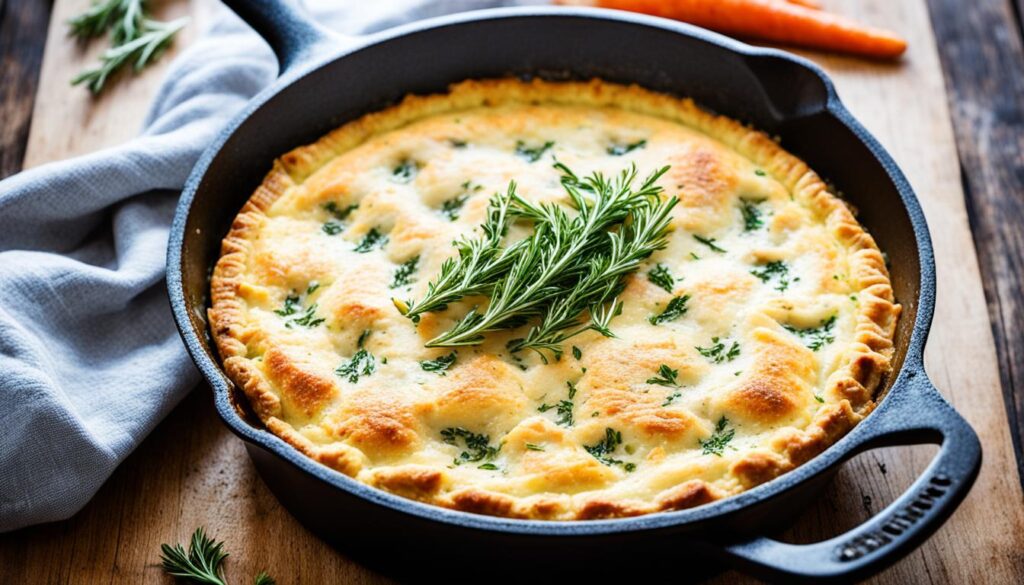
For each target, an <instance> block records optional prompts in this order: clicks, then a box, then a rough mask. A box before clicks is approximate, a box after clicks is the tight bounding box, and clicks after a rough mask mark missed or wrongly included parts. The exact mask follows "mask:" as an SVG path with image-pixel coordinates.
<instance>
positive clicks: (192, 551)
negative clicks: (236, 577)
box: [160, 527, 274, 585]
mask: <svg viewBox="0 0 1024 585" xmlns="http://www.w3.org/2000/svg"><path fill="white" fill-rule="evenodd" d="M160 550H161V551H162V554H161V555H160V560H161V561H162V562H163V568H164V571H165V572H166V573H167V574H168V575H171V576H173V577H178V578H181V579H186V580H188V581H191V582H193V583H204V584H206V585H227V581H225V580H224V571H223V569H222V568H221V565H222V564H223V563H224V559H225V558H227V556H228V553H226V552H224V543H223V542H217V541H215V540H213V539H212V538H210V537H208V536H206V532H205V531H204V530H203V528H202V527H199V528H197V529H196V531H195V532H193V533H192V539H191V540H190V541H189V544H188V552H185V549H184V547H182V546H181V545H180V544H176V545H174V546H170V545H168V544H163V545H160ZM253 585H274V579H273V578H272V577H271V576H270V575H268V574H267V573H266V572H265V571H260V573H259V574H258V575H256V578H255V579H254V580H253Z"/></svg>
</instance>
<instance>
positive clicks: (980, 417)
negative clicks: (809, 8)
mask: <svg viewBox="0 0 1024 585" xmlns="http://www.w3.org/2000/svg"><path fill="white" fill-rule="evenodd" d="M83 3H84V0H57V3H56V5H55V10H54V13H55V16H54V19H55V22H56V21H57V19H58V18H61V19H63V18H66V16H67V15H68V14H70V13H71V12H74V10H77V9H78V8H79V7H80V6H81V5H82V4H83ZM825 4H826V6H827V7H828V8H830V9H833V10H836V11H839V12H843V13H845V14H850V15H853V16H857V17H860V18H862V19H863V20H865V21H868V22H871V23H874V24H882V25H886V26H889V27H890V28H894V29H897V30H899V31H901V32H902V33H903V34H905V35H906V36H907V37H908V39H909V40H910V51H909V53H908V55H907V57H906V59H905V60H904V61H903V62H902V63H901V64H898V65H878V64H870V63H864V62H861V61H857V60H853V59H846V58H840V57H830V56H822V55H820V54H811V53H807V55H808V56H810V57H812V58H813V59H814V60H816V61H817V62H818V63H820V64H822V65H823V66H824V67H825V68H826V69H827V70H828V72H829V73H830V74H831V75H832V76H833V78H834V79H835V80H836V83H837V85H838V87H839V92H840V95H841V96H842V97H843V99H844V101H845V102H846V103H847V104H848V106H849V107H850V109H851V110H852V111H853V112H854V114H855V115H856V116H858V118H859V119H860V120H861V121H863V122H864V123H865V125H866V126H867V127H868V128H869V129H870V130H871V131H872V132H874V133H875V135H876V136H877V137H878V138H879V139H880V140H881V142H882V143H883V144H884V145H885V146H886V147H887V148H889V150H890V151H891V152H892V153H893V155H894V157H895V158H896V160H897V161H898V162H899V163H900V164H901V166H902V168H903V169H904V171H905V172H906V174H907V175H908V177H909V179H910V181H911V183H912V184H913V185H914V187H915V189H916V190H917V192H918V195H919V197H920V198H921V200H922V204H923V206H924V208H925V213H926V215H927V217H928V220H929V222H930V225H931V230H932V233H933V235H934V239H935V248H936V256H937V258H938V277H939V299H938V306H937V308H936V319H935V325H934V327H933V329H932V336H931V341H930V342H929V345H928V349H927V355H926V361H927V364H928V369H929V373H930V374H931V376H932V378H933V380H934V381H935V382H936V384H937V386H939V388H941V389H942V390H943V391H944V393H945V394H946V396H947V397H949V398H950V400H951V401H952V402H953V403H954V405H956V406H957V408H958V409H959V410H960V412H962V413H963V414H964V415H965V416H966V417H967V418H968V420H970V421H971V423H972V424H973V425H974V427H975V428H976V429H977V430H978V433H979V435H980V436H981V439H982V442H983V444H984V448H985V462H984V464H983V467H982V472H981V475H980V477H979V479H978V483H977V484H976V486H975V488H974V490H973V491H972V493H971V494H970V495H969V496H968V498H967V500H965V502H964V504H963V505H962V506H961V508H960V509H959V510H958V511H957V512H956V514H954V516H953V517H952V518H951V519H950V521H949V522H948V523H947V524H946V525H945V526H944V527H943V528H942V529H941V530H940V531H939V532H938V533H937V534H936V535H935V536H934V537H933V538H931V539H930V540H929V541H927V542H926V543H925V544H924V545H922V546H921V547H920V548H919V549H918V550H916V551H914V552H913V553H911V554H910V555H909V556H908V557H907V558H906V559H905V560H903V561H902V562H900V563H898V564H897V565H895V566H894V567H892V568H891V569H889V570H887V571H885V572H884V573H882V574H881V575H879V576H878V577H876V578H875V579H873V582H876V583H959V582H986V583H1021V582H1024V558H1022V554H1024V553H1022V551H1024V506H1022V505H1021V502H1022V501H1024V496H1022V493H1021V488H1020V484H1019V482H1018V481H1017V478H1016V472H1015V465H1016V464H1015V461H1014V455H1013V451H1012V449H1011V441H1010V434H1009V428H1008V426H1007V424H1006V412H1005V408H1004V406H1003V401H1002V396H1001V393H1000V388H999V374H998V371H997V360H996V356H995V352H994V345H993V339H992V331H991V329H990V327H989V323H988V319H987V313H986V310H985V304H984V296H983V289H982V283H981V277H980V273H979V266H978V261H977V258H976V256H975V252H974V245H973V242H972V239H971V234H970V231H969V227H968V214H967V209H966V207H965V204H964V197H963V192H962V190H961V186H960V185H961V183H960V167H959V166H958V164H957V156H956V154H957V153H956V148H955V145H954V142H953V132H952V128H951V127H950V118H949V112H948V110H947V106H946V100H945V93H944V87H943V77H942V72H941V69H940V65H939V62H938V58H937V53H936V48H935V41H934V38H933V36H932V30H931V28H930V26H929V18H928V13H927V10H926V6H925V0H903V1H902V2H892V1H891V0H831V1H829V2H826V3H825ZM165 9H166V10H169V11H179V13H180V12H184V11H194V10H197V8H195V7H190V6H186V5H185V0H177V1H176V2H171V3H169V4H168V5H167V6H166V7H165ZM194 24H195V23H194ZM192 30H193V31H194V30H195V28H193V29H192ZM61 31H62V27H60V26H57V25H54V26H53V27H51V37H50V41H49V43H48V46H47V56H46V64H45V65H44V72H43V79H42V82H41V89H40V94H41V95H43V93H44V89H43V88H44V87H48V88H53V91H54V92H55V93H56V95H51V94H47V96H48V100H43V99H40V100H39V102H38V103H37V107H36V113H35V115H36V117H37V118H41V119H45V120H46V122H45V123H43V124H34V125H33V130H32V137H31V139H30V144H29V155H30V160H29V161H27V162H30V163H31V164H40V163H42V162H46V161H48V160H55V159H59V158H65V157H67V156H72V155H75V154H81V153H84V152H89V151H93V150H96V149H98V148H101V147H103V146H108V145H110V144H114V143H117V142H119V141H121V140H123V139H125V138H127V137H129V136H131V135H132V134H134V129H137V128H138V124H139V122H140V121H141V119H142V116H143V115H144V113H145V105H146V101H147V100H146V98H147V97H148V95H150V94H149V93H146V92H152V91H153V89H154V87H155V84H156V82H157V81H158V77H159V72H158V71H154V72H147V73H145V74H143V76H141V77H139V78H137V79H131V80H129V81H128V84H127V85H125V86H123V87H119V88H118V89H117V91H116V92H112V93H111V94H110V95H108V96H106V97H104V98H102V99H100V100H98V101H95V102H91V101H88V100H82V101H77V100H78V98H77V97H74V96H72V98H71V106H70V108H69V107H67V106H62V105H61V94H63V95H64V97H65V99H66V97H67V95H68V92H67V89H66V87H65V86H64V85H63V84H64V83H66V79H67V78H68V77H69V76H70V74H71V73H73V71H76V70H77V69H78V67H79V65H78V64H68V63H65V62H63V60H64V59H66V58H67V56H68V55H69V54H70V53H69V52H68V51H69V50H68V48H67V47H66V46H65V43H66V41H65V40H63V38H62V36H57V37H55V34H58V33H60V32H61ZM55 39H56V40H55ZM183 40H184V39H183ZM179 46H180V45H179ZM53 60H57V61H58V62H57V63H53V62H52V61H53ZM62 108H66V109H68V110H71V111H62ZM115 108H116V113H117V116H116V118H115V117H113V112H114V111H115ZM113 120H117V124H112V123H111V122H112V121H113ZM114 126H118V127H114ZM126 127H127V129H126ZM68 128H85V129H86V130H85V131H82V132H78V131H68ZM969 170H970V169H969ZM208 393H209V389H208V388H206V387H205V386H202V387H200V388H198V389H197V391H196V392H194V393H193V394H192V395H191V396H190V397H189V398H187V399H186V400H185V401H184V402H183V403H182V404H181V405H180V406H179V407H178V408H177V409H176V410H175V411H174V412H173V413H172V414H171V416H170V417H168V419H167V420H166V421H164V422H163V423H162V424H161V425H159V426H158V427H157V429H156V430H155V431H154V432H153V433H152V435H151V436H150V437H149V438H148V439H147V440H146V441H145V442H144V443H143V445H142V446H141V447H140V448H139V449H138V450H137V451H136V452H135V453H133V454H132V455H131V456H130V457H129V458H128V459H127V460H126V462H125V463H124V464H123V465H122V466H121V467H120V468H119V469H118V470H117V471H116V472H115V474H114V475H113V477H112V478H111V479H110V480H109V481H108V482H107V483H106V484H105V485H104V487H103V488H102V489H101V490H100V493H99V495H98V496H97V497H96V498H95V499H94V500H93V501H92V502H91V503H90V504H89V505H87V506H86V508H85V509H84V510H83V511H82V512H81V513H79V514H78V515H77V516H76V517H74V518H72V519H71V520H69V521H66V522H60V523H55V524H51V525H46V526H39V527H34V528H29V529H26V530H22V531H19V532H16V533H13V534H9V535H0V581H2V582H19V583H37V582H38V583H66V582H74V583H95V582H111V583H169V582H170V580H169V579H167V578H166V577H164V576H163V575H162V574H161V572H160V570H159V567H158V555H159V544H160V543H162V542H175V541H178V542H180V541H184V540H185V539H186V538H187V537H188V535H189V534H190V533H191V531H192V530H193V529H194V528H195V527H196V526H199V525H204V526H206V527H207V529H208V530H209V531H210V532H211V533H213V534H214V535H216V536H217V537H218V538H220V539H223V540H225V541H227V548H228V549H229V551H230V552H231V557H230V558H229V559H228V561H227V565H228V573H229V577H231V580H232V582H245V581H247V580H248V579H250V578H251V576H252V575H253V574H254V573H255V572H257V571H258V570H260V569H263V568H266V569H268V570H270V571H271V573H272V574H274V575H275V576H277V577H278V578H279V580H280V581H279V582H281V583H293V582H294V583H326V582H356V583H377V582H383V581H385V579H383V578H381V577H379V576H377V575H375V574H373V573H372V572H370V571H368V570H366V569H364V568H362V567H360V566H359V565H356V564H354V563H352V562H350V561H348V560H347V559H346V558H345V557H344V555H343V554H342V553H339V552H336V551H333V550H331V549H329V548H328V547H327V546H326V545H324V544H323V543H321V542H320V541H319V540H317V539H316V538H315V537H313V536H312V535H311V534H309V533H308V532H307V531H306V530H305V529H303V528H302V527H301V526H300V525H299V524H298V523H296V522H295V521H294V520H293V519H292V518H291V517H290V516H289V515H288V513H287V512H286V511H285V510H283V509H282V508H281V506H280V505H279V504H278V503H277V501H276V500H275V499H274V498H273V496H272V495H271V494H270V493H269V491H268V490H267V489H266V487H265V486H264V485H263V483H262V482H261V481H260V480H259V478H258V477H257V476H256V475H255V472H254V470H253V467H252V465H251V463H250V462H249V461H248V459H247V457H246V456H245V452H244V449H243V447H242V445H241V443H240V442H239V441H238V440H237V439H236V438H234V437H233V436H232V435H231V434H230V433H229V432H228V431H227V430H226V429H225V428H224V427H223V425H222V424H220V423H219V421H218V420H217V417H216V415H215V414H214V412H213V408H212V405H211V404H210V400H209V394H208ZM934 452H935V448H934V447H915V448H892V449H884V450H877V451H873V452H870V453H866V454H864V455H862V456H860V457H858V458H856V459H854V460H853V461H851V462H850V463H849V464H847V465H846V466H845V467H844V468H843V469H842V470H841V471H840V473H839V474H838V476H837V478H836V480H835V481H834V482H833V484H832V485H831V486H830V487H829V488H828V489H827V490H826V492H825V494H824V496H823V497H822V498H820V499H818V500H817V501H814V502H808V506H807V509H805V510H797V511H794V515H795V516H799V518H798V520H797V523H796V525H795V526H794V528H793V529H791V530H790V531H788V532H787V533H786V534H785V535H783V538H784V539H785V540H789V541H793V542H810V541H814V540H819V539H821V538H826V537H829V536H832V535H834V534H836V533H837V532H838V531H840V530H844V529H847V528H850V527H852V526H854V525H856V524H857V523H859V522H861V521H863V520H865V519H866V518H868V517H869V516H870V514H872V513H873V512H876V511H878V510H880V509H881V508H882V507H884V506H885V505H886V504H887V503H889V502H890V501H892V500H893V499H894V498H895V497H896V496H897V495H898V494H899V493H900V491H901V490H902V489H904V488H905V487H906V486H908V485H909V484H910V483H911V482H912V481H913V478H914V477H915V475H916V473H918V472H919V471H920V470H922V469H923V468H924V467H925V466H926V465H927V463H928V460H929V459H930V457H931V456H932V455H933V454H934ZM747 581H749V580H748V579H746V578H745V577H743V576H741V575H738V574H736V573H733V572H730V573H724V574H722V575H721V576H719V577H718V578H716V579H714V582H719V583H734V582H747Z"/></svg>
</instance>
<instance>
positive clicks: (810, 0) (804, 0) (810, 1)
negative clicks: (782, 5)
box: [786, 0, 821, 10]
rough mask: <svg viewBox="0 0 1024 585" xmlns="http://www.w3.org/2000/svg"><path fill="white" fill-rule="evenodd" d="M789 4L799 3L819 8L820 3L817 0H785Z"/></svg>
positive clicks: (807, 6)
mask: <svg viewBox="0 0 1024 585" xmlns="http://www.w3.org/2000/svg"><path fill="white" fill-rule="evenodd" d="M786 1H787V2H789V3H790V4H799V5H800V6H803V7H805V8H813V9H815V10H821V3H820V2H818V0H786Z"/></svg>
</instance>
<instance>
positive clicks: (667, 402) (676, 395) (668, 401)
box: [661, 391, 683, 406]
mask: <svg viewBox="0 0 1024 585" xmlns="http://www.w3.org/2000/svg"><path fill="white" fill-rule="evenodd" d="M682 395H683V393H682V392H679V391H676V392H673V393H671V394H669V395H668V396H666V397H665V402H662V403H661V405H662V406H668V405H670V404H672V401H673V400H675V399H676V398H679V397H680V396H682Z"/></svg>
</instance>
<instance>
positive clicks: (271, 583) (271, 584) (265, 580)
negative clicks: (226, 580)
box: [252, 571, 277, 585]
mask: <svg viewBox="0 0 1024 585" xmlns="http://www.w3.org/2000/svg"><path fill="white" fill-rule="evenodd" d="M252 585H277V581H275V580H274V578H273V577H271V576H270V575H268V574H267V573H266V572H265V571H260V574H259V575H256V578H255V579H253V581H252Z"/></svg>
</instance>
